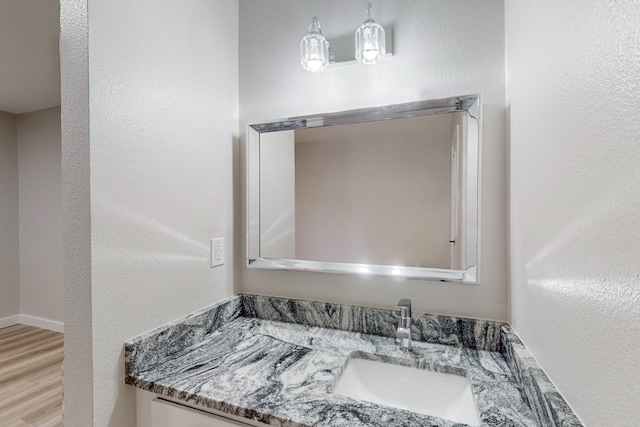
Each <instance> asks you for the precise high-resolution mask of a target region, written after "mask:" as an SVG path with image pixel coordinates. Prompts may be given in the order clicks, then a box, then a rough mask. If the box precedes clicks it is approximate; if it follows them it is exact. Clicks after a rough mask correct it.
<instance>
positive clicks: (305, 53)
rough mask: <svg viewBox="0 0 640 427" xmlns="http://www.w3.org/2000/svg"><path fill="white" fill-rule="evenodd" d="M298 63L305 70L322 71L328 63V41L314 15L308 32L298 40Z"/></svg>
mask: <svg viewBox="0 0 640 427" xmlns="http://www.w3.org/2000/svg"><path fill="white" fill-rule="evenodd" d="M300 63H301V64H302V68H304V69H305V70H306V71H311V72H316V71H323V70H324V69H326V68H327V64H329V42H328V41H327V39H326V38H324V36H323V35H322V31H321V30H320V21H318V18H316V17H315V16H314V17H313V20H312V21H311V25H310V26H309V34H307V35H306V36H304V37H303V38H302V40H301V41H300Z"/></svg>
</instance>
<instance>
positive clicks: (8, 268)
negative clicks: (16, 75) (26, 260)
mask: <svg viewBox="0 0 640 427" xmlns="http://www.w3.org/2000/svg"><path fill="white" fill-rule="evenodd" d="M18 218H19V217H18V144H17V131H16V116H14V115H13V114H9V113H5V112H4V111H0V295H2V296H1V297H0V324H2V319H5V318H7V317H11V316H17V315H18V314H20V264H19V253H20V251H19V240H18V239H19V237H18V228H19V219H18Z"/></svg>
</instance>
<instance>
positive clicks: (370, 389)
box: [333, 358, 480, 426]
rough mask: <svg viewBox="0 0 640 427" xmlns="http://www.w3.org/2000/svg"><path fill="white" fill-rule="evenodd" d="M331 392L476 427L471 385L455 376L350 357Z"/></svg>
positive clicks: (478, 420)
mask: <svg viewBox="0 0 640 427" xmlns="http://www.w3.org/2000/svg"><path fill="white" fill-rule="evenodd" d="M333 392H334V393H335V394H340V395H343V396H347V397H351V398H352V399H358V400H366V401H367V402H372V403H377V404H379V405H385V406H391V407H394V408H400V409H407V410H409V411H413V412H419V413H421V414H426V415H431V416H435V417H439V418H444V419H447V420H451V421H455V422H458V423H464V424H468V425H471V426H479V425H480V417H479V416H478V409H477V408H476V404H475V401H474V400H473V395H472V394H471V383H470V382H469V380H468V379H467V377H463V376H459V375H453V374H443V373H440V372H433V371H428V370H425V369H418V368H409V367H406V366H399V365H393V364H390V363H384V362H377V361H372V360H365V359H358V358H351V359H349V361H348V362H347V366H346V367H345V369H344V371H343V372H342V375H341V376H340V379H339V380H338V383H337V384H336V387H335V389H334V390H333Z"/></svg>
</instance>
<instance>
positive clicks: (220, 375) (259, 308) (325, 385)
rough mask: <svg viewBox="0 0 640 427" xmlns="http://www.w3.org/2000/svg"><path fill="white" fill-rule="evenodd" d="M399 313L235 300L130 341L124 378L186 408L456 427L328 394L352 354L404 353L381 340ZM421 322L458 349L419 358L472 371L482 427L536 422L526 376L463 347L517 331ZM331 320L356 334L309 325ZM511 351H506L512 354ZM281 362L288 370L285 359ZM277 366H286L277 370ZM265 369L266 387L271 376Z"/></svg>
mask: <svg viewBox="0 0 640 427" xmlns="http://www.w3.org/2000/svg"><path fill="white" fill-rule="evenodd" d="M394 315H395V313H394V312H393V311H391V310H381V309H373V308H365V307H352V306H341V305H335V304H329V303H315V302H309V301H298V300H286V299H281V298H271V297H260V296H253V295H242V296H239V297H232V298H229V299H227V300H224V301H221V302H220V303H218V304H216V305H214V306H212V307H209V308H207V309H205V310H202V311H199V312H196V313H194V314H192V315H189V316H187V317H185V318H183V319H181V320H179V321H176V322H172V323H171V324H168V325H165V326H163V327H161V328H158V329H156V330H154V331H151V332H149V333H147V334H144V335H142V336H139V337H137V338H135V339H132V340H130V341H128V342H127V343H126V345H125V369H126V375H125V378H126V382H127V384H131V385H134V386H135V387H138V388H140V389H143V390H147V391H150V392H153V393H156V394H160V395H163V396H167V397H170V398H173V399H176V400H178V401H181V402H184V403H186V404H192V405H195V406H199V407H206V408H211V409H215V410H218V411H221V412H224V413H227V414H231V415H235V416H239V417H242V418H245V419H252V420H256V421H260V422H264V423H267V424H276V425H286V426H305V425H317V426H321V425H326V426H341V425H345V426H347V425H348V426H356V425H362V426H364V425H417V426H418V425H433V426H449V425H453V423H450V422H447V421H444V420H440V419H437V418H433V417H427V416H424V415H419V414H414V413H411V412H408V411H401V410H396V409H393V408H386V407H381V406H379V405H374V404H369V403H366V402H357V401H353V400H350V399H348V398H343V397H341V396H335V395H332V394H328V393H327V390H330V389H332V387H333V384H334V383H335V380H336V379H337V375H339V373H340V371H341V369H342V368H341V367H342V366H343V364H344V362H345V361H346V358H347V357H348V356H349V354H351V353H352V352H353V351H363V350H364V352H366V353H368V354H371V355H374V356H375V355H382V356H394V357H395V356H399V357H403V355H402V353H401V352H399V351H398V350H397V349H396V348H395V344H394V340H393V339H390V338H385V337H383V336H379V335H385V334H386V335H388V336H389V335H391V333H392V332H393V328H394V327H395V323H396V322H397V318H394ZM421 316H422V320H423V321H422V322H416V323H417V325H416V326H415V327H414V335H415V336H416V337H417V338H418V339H420V338H423V339H424V340H425V341H431V342H436V343H441V344H443V343H446V344H453V346H452V345H447V346H443V345H437V344H436V345H433V344H422V343H416V354H417V355H418V357H421V358H423V359H424V360H427V361H428V362H425V363H435V364H441V365H447V364H453V365H455V366H458V367H461V368H463V369H466V370H468V371H469V377H470V379H471V380H472V385H473V387H474V394H475V395H476V396H477V400H478V406H479V409H480V410H481V412H482V413H483V425H489V426H493V425H495V426H499V425H500V426H501V425H535V424H534V423H533V421H532V418H531V417H532V415H531V412H530V410H529V408H528V407H527V405H526V404H525V401H527V403H529V404H531V402H529V401H528V399H529V397H527V396H525V397H524V400H523V398H522V396H521V395H520V393H519V392H518V388H517V387H516V383H518V384H521V377H518V376H517V375H516V380H514V378H513V375H512V374H511V372H510V370H509V368H512V369H513V368H514V366H515V367H517V366H519V365H517V364H514V363H512V362H509V361H507V363H505V361H504V359H503V358H502V356H501V355H500V354H498V353H495V352H494V353H490V352H487V351H483V350H480V351H477V350H472V349H468V348H465V347H474V346H479V347H481V348H482V347H487V348H488V349H490V350H494V351H495V348H496V347H498V348H499V347H500V345H503V346H504V345H507V344H509V342H511V341H513V340H507V339H505V337H511V335H513V333H512V332H511V331H510V328H508V327H507V326H506V325H504V324H502V323H500V322H490V321H483V320H478V321H476V320H473V319H459V318H455V317H449V316H434V315H420V314H418V315H417V316H416V318H418V319H419V318H420V317H421ZM260 318H266V319H267V320H260ZM270 320H275V322H274V321H270ZM281 321H288V322H298V323H302V325H301V324H283V323H279V322H281ZM325 323H327V324H328V326H329V327H332V328H335V327H336V326H337V327H338V329H347V330H355V331H357V333H350V332H345V331H340V330H335V329H324V328H318V327H315V328H314V327H311V326H318V324H320V325H322V324H325ZM305 324H306V325H305ZM309 325H311V326H309ZM501 327H503V329H502V330H501ZM358 329H362V331H358ZM423 329H425V330H423ZM496 331H497V332H496ZM360 332H361V333H360ZM376 332H377V334H376ZM371 334H373V335H371ZM509 334H511V335H509ZM513 336H515V335H513ZM516 339H517V337H516ZM496 341H497V343H498V344H497V345H496ZM518 342H519V340H518ZM523 348H524V347H523ZM520 350H521V349H519V351H520ZM525 351H526V349H525ZM510 354H512V353H509V352H505V356H507V357H508V356H509V355H510ZM376 357H377V356H376ZM414 357H416V356H414ZM251 360H258V361H262V362H251ZM283 360H285V361H287V363H288V365H286V366H284V367H283V366H282V363H281V362H278V361H283ZM452 362H453V363H452ZM534 362H535V361H534ZM274 366H275V367H276V368H282V369H281V370H280V371H278V372H276V371H274V369H276V368H274ZM319 366H320V367H322V369H318V367H319ZM289 367H293V368H294V369H290V370H287V368H289ZM487 367H489V368H488V369H487ZM276 370H277V369H276ZM265 373H268V375H267V376H266V377H268V378H270V379H269V380H268V381H267V380H263V379H264V378H265ZM301 384H303V385H304V386H303V385H301ZM251 387H253V388H251ZM238 389H241V390H243V394H238V392H237V391H236V390H238ZM487 390H490V392H489V391H487ZM500 390H501V391H500ZM247 393H248V394H247ZM496 396H498V397H496ZM542 396H543V397H544V393H542ZM274 399H275V400H274ZM514 402H516V403H515V405H514ZM509 405H511V407H509ZM531 406H535V405H531ZM543 406H544V407H548V404H546V405H543ZM534 409H535V408H534ZM569 413H570V412H569ZM570 414H571V413H570ZM536 415H537V417H538V420H540V415H539V413H537V412H536ZM571 415H572V414H571ZM354 420H359V421H354ZM367 420H368V421H367ZM505 422H506V424H505ZM402 423H407V424H402ZM542 425H553V424H542ZM566 425H574V424H566Z"/></svg>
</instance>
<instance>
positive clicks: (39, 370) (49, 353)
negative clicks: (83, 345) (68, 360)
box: [0, 325, 64, 427]
mask: <svg viewBox="0 0 640 427" xmlns="http://www.w3.org/2000/svg"><path fill="white" fill-rule="evenodd" d="M62 347H63V335H62V334H60V333H57V332H52V331H47V330H44V329H39V328H35V327H31V326H24V325H14V326H10V327H7V328H3V329H0V426H2V427H5V426H6V427H63V419H62V395H63V391H62V385H63V380H62V360H63V357H64V356H63V349H62Z"/></svg>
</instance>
